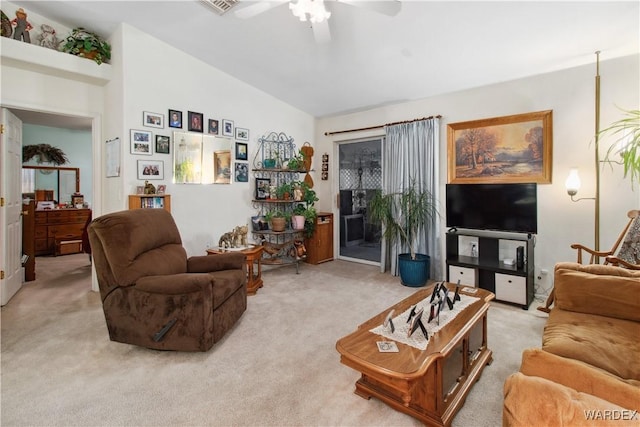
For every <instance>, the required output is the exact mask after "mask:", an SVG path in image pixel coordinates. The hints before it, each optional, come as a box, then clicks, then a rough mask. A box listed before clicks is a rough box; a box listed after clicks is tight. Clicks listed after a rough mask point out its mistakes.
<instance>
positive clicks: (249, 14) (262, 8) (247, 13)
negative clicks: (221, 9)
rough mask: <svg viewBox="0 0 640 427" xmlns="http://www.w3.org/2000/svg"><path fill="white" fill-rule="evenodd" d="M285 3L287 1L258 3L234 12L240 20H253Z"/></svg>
mask: <svg viewBox="0 0 640 427" xmlns="http://www.w3.org/2000/svg"><path fill="white" fill-rule="evenodd" d="M287 1H288V0H275V1H259V2H256V3H254V4H252V5H250V6H247V7H243V8H242V9H238V10H236V12H235V14H236V16H237V17H238V18H240V19H249V18H253V17H254V16H256V15H259V14H261V13H264V12H266V11H267V10H269V9H273V8H274V7H276V6H280V5H281V4H283V3H286V2H287Z"/></svg>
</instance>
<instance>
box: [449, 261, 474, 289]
mask: <svg viewBox="0 0 640 427" xmlns="http://www.w3.org/2000/svg"><path fill="white" fill-rule="evenodd" d="M458 280H460V284H461V285H467V286H473V287H474V288H475V287H477V286H478V285H477V283H478V282H477V279H476V269H475V268H469V267H459V266H457V265H450V266H449V282H451V283H458Z"/></svg>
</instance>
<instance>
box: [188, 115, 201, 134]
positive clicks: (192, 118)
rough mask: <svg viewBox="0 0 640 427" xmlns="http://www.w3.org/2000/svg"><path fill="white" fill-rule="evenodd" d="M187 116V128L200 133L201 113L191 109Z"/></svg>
mask: <svg viewBox="0 0 640 427" xmlns="http://www.w3.org/2000/svg"><path fill="white" fill-rule="evenodd" d="M187 118H188V120H189V125H188V130H189V131H191V132H201V133H202V113H194V112H193V111H189V114H188V115H187Z"/></svg>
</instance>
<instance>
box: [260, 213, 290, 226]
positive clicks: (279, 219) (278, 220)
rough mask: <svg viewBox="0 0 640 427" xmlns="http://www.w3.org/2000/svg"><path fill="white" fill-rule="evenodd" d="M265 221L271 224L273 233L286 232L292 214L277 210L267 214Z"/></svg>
mask: <svg viewBox="0 0 640 427" xmlns="http://www.w3.org/2000/svg"><path fill="white" fill-rule="evenodd" d="M265 220H266V221H267V222H268V223H269V224H270V226H271V230H272V231H284V230H286V228H287V224H288V223H289V221H291V214H289V213H287V212H285V211H282V210H280V209H275V210H272V211H269V212H267V214H266V215H265Z"/></svg>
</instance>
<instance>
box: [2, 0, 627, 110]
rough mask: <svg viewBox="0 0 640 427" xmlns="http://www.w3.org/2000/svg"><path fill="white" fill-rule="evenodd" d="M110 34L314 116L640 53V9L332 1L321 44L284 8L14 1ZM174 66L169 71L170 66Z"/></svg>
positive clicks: (71, 23) (563, 4) (537, 3)
mask: <svg viewBox="0 0 640 427" xmlns="http://www.w3.org/2000/svg"><path fill="white" fill-rule="evenodd" d="M14 3H15V4H17V5H19V6H22V7H24V8H28V9H29V10H32V11H33V12H35V13H37V14H40V15H43V16H46V17H49V18H50V19H52V20H54V21H57V22H59V23H61V24H64V25H67V26H69V27H70V28H72V27H75V26H83V27H85V28H88V29H91V30H95V31H96V32H98V33H100V34H102V35H103V36H109V35H110V34H111V33H112V32H113V31H114V30H115V29H116V28H117V26H118V24H119V23H120V22H126V23H128V24H130V25H132V26H134V27H137V28H139V29H140V30H142V31H144V32H146V33H148V34H151V35H153V36H155V37H156V38H158V39H161V40H163V41H165V42H166V43H168V44H170V45H172V46H175V47H176V48H178V49H181V50H183V51H185V52H187V53H189V54H191V55H193V56H195V57H198V58H200V59H201V60H202V61H204V62H207V63H209V64H211V65H213V66H214V67H216V68H218V69H220V70H222V71H224V72H226V73H228V74H230V75H233V76H235V77H237V78H238V79H240V80H242V81H245V82H247V83H248V84H250V85H252V86H254V87H256V88H258V89H260V90H262V91H264V92H266V93H269V94H271V95H273V96H275V97H276V98H279V99H281V100H283V101H285V102H287V103H289V104H291V105H293V106H295V107H297V108H299V109H300V110H303V111H305V112H307V113H309V114H311V115H313V116H315V117H326V116H332V115H338V114H343V113H347V112H353V111H362V110H366V109H369V108H372V107H376V106H381V105H386V104H393V103H399V102H405V101H410V100H416V99H421V98H425V97H429V96H433V95H437V94H443V93H449V92H454V91H459V90H463V89H468V88H472V87H478V86H483V85H488V84H493V83H498V82H502V81H508V80H513V79H517V78H521V77H526V76H530V75H536V74H541V73H546V72H551V71H556V70H560V69H564V68H569V67H574V66H579V65H584V64H588V63H593V62H595V54H594V52H595V51H596V50H600V51H602V53H601V56H600V58H601V60H607V59H612V58H615V57H619V56H625V55H631V54H637V53H638V52H640V1H638V0H635V1H624V2H611V1H603V2H595V1H569V2H556V1H534V2H523V1H510V2H508V1H496V2H483V1H470V2H436V1H407V0H404V1H402V8H401V11H400V13H398V14H397V15H396V16H394V17H390V16H386V15H383V14H379V13H376V12H372V11H370V10H367V9H366V8H361V7H354V6H351V5H347V4H344V3H340V2H336V1H328V8H329V9H330V10H331V12H332V16H331V18H330V19H329V27H330V30H331V35H332V40H331V42H329V43H327V44H317V43H316V42H315V41H314V37H313V31H312V29H311V28H310V26H309V24H308V23H303V22H300V21H299V20H298V19H297V18H295V17H294V16H293V15H292V14H291V12H290V11H289V8H288V7H287V5H286V4H283V5H280V6H278V7H275V8H273V9H271V10H269V11H267V12H265V13H262V14H260V15H258V16H255V17H252V18H250V19H240V18H238V17H236V16H235V14H234V11H235V10H238V9H240V8H243V7H246V6H247V5H248V4H251V3H255V2H250V1H246V2H245V1H243V2H242V3H239V4H238V5H237V6H236V7H235V8H234V9H232V10H231V11H229V12H227V13H226V14H225V15H223V16H218V15H216V14H215V13H213V12H212V11H211V10H210V9H209V8H207V7H206V6H205V5H203V4H202V3H200V2H198V1H190V0H185V1H155V2H149V1H75V0H74V1H49V0H48V1H14ZM168 66H170V65H168Z"/></svg>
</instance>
